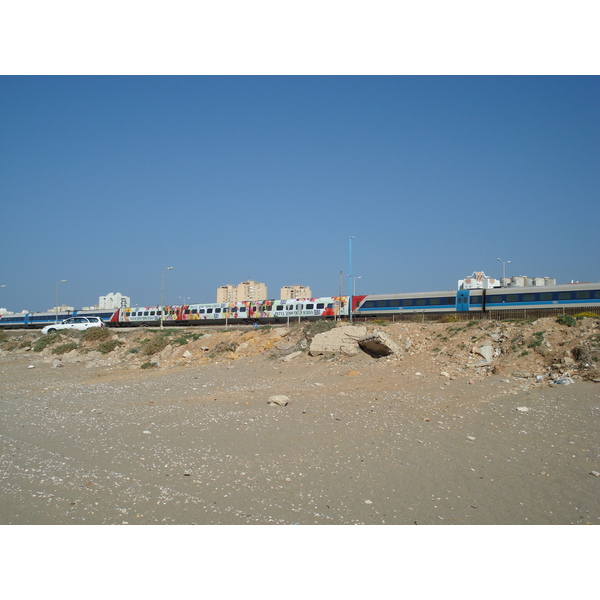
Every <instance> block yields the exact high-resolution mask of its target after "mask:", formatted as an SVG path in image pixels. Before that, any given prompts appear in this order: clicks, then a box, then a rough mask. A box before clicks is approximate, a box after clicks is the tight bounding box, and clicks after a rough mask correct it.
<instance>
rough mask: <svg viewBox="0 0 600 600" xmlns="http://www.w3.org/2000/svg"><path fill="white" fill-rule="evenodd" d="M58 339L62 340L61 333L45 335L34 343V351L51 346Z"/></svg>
mask: <svg viewBox="0 0 600 600" xmlns="http://www.w3.org/2000/svg"><path fill="white" fill-rule="evenodd" d="M58 340H60V333H58V332H57V333H48V334H47V335H43V336H42V337H40V338H39V339H37V340H36V341H35V342H34V343H33V351H34V352H41V351H42V350H45V349H46V348H47V347H48V346H51V345H52V344H54V343H56V342H58Z"/></svg>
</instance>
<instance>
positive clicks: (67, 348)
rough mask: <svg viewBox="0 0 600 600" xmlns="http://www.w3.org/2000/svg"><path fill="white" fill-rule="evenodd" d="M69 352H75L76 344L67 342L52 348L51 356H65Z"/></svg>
mask: <svg viewBox="0 0 600 600" xmlns="http://www.w3.org/2000/svg"><path fill="white" fill-rule="evenodd" d="M71 350H77V343H76V342H67V343H65V344H60V346H56V348H52V354H66V353H67V352H71Z"/></svg>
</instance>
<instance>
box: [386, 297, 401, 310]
mask: <svg viewBox="0 0 600 600" xmlns="http://www.w3.org/2000/svg"><path fill="white" fill-rule="evenodd" d="M388 306H389V307H390V308H398V307H399V306H400V299H399V298H394V299H393V300H390V301H389V302H388Z"/></svg>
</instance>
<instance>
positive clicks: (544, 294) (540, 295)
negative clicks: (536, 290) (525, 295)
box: [539, 292, 552, 302]
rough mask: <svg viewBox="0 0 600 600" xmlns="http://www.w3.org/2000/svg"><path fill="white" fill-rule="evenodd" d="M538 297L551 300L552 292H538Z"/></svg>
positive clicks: (546, 300)
mask: <svg viewBox="0 0 600 600" xmlns="http://www.w3.org/2000/svg"><path fill="white" fill-rule="evenodd" d="M539 298H540V300H543V301H545V302H548V301H550V300H552V292H543V293H541V294H539Z"/></svg>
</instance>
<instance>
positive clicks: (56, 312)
mask: <svg viewBox="0 0 600 600" xmlns="http://www.w3.org/2000/svg"><path fill="white" fill-rule="evenodd" d="M59 283H67V280H66V279H61V280H60V281H57V282H56V306H55V307H54V310H55V314H56V316H55V318H54V322H55V323H58V284H59Z"/></svg>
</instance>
